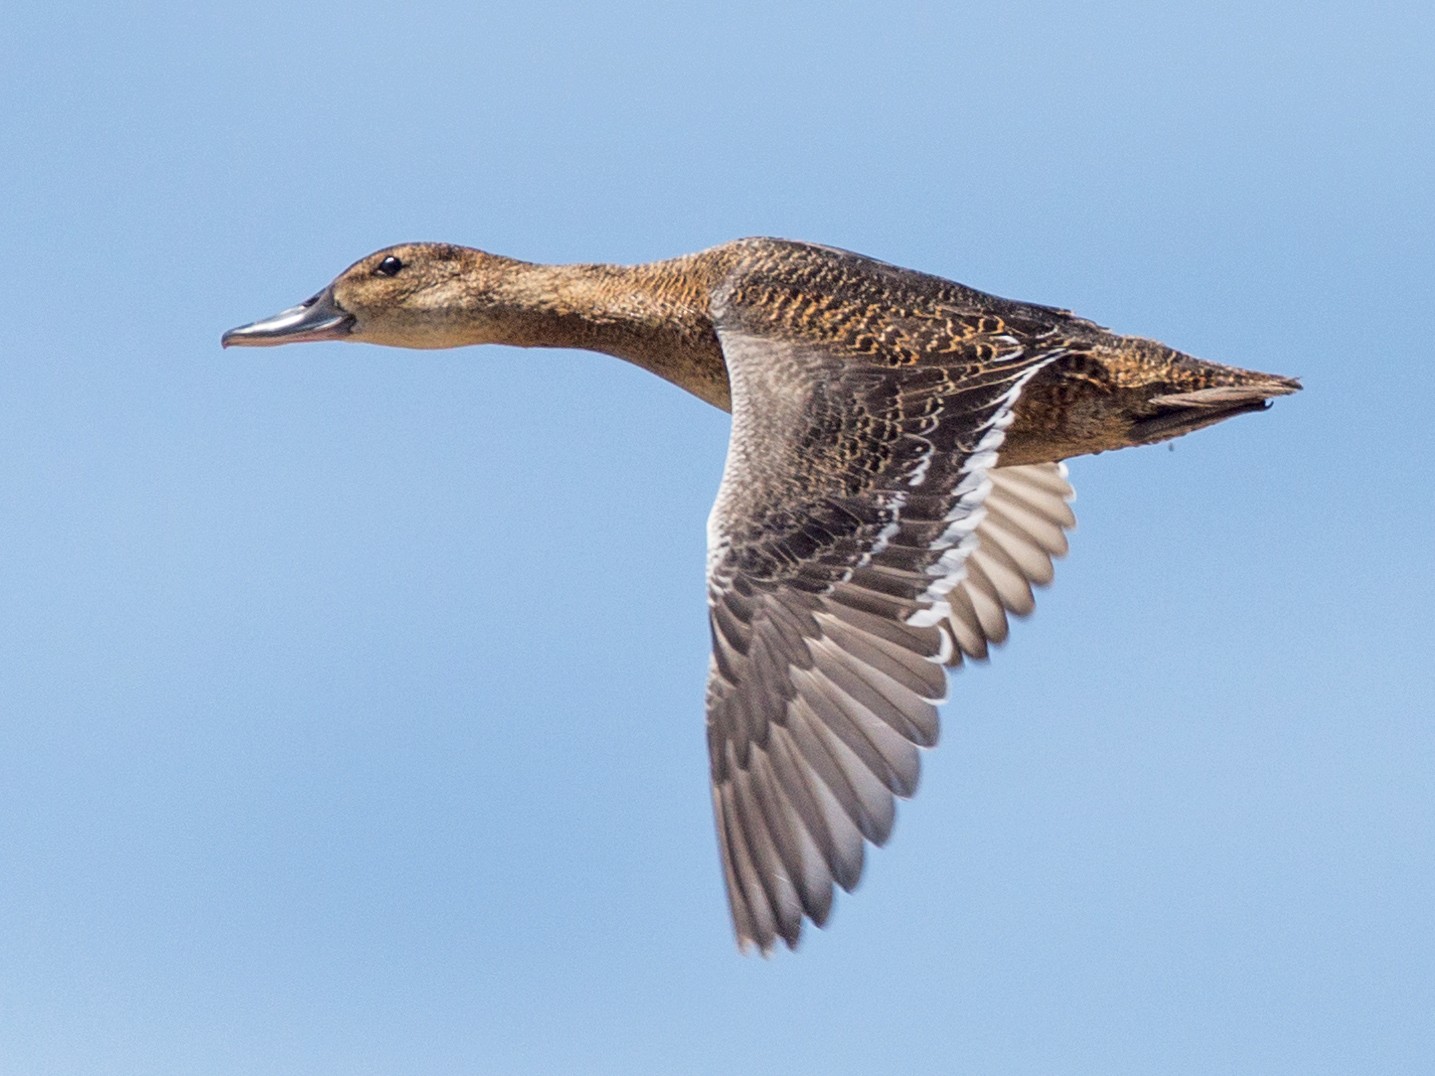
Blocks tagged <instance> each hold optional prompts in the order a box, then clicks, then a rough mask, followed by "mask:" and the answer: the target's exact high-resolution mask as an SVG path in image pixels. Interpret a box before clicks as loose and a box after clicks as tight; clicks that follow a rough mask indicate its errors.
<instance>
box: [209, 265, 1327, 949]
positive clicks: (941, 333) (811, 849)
mask: <svg viewBox="0 0 1435 1076" xmlns="http://www.w3.org/2000/svg"><path fill="white" fill-rule="evenodd" d="M310 341H350V342H363V343H371V344H379V345H384V346H389V347H400V348H453V347H463V346H468V345H479V344H506V345H510V346H517V347H549V348H554V347H556V348H579V349H584V350H589V351H596V352H601V353H605V354H608V355H612V356H615V357H617V358H619V359H623V360H625V361H627V362H630V363H634V364H636V365H638V366H640V367H642V368H644V369H646V370H648V371H651V372H652V373H654V374H656V375H658V376H659V377H661V378H663V379H665V380H667V381H669V382H671V383H672V384H674V385H677V386H678V387H679V388H681V389H684V390H685V391H687V392H689V393H692V394H693V395H695V396H697V397H698V398H699V399H702V400H704V401H706V402H707V403H709V404H711V405H713V406H715V407H719V408H722V409H724V410H727V411H730V412H731V413H732V427H731V436H730V440H729V445H728V450H727V460H726V464H725V466H724V470H723V476H722V480H721V483H720V485H719V488H718V491H717V498H716V501H715V503H714V505H713V509H712V512H711V515H710V516H709V519H708V524H707V528H708V529H707V538H708V556H707V599H708V618H709V625H710V630H711V636H712V650H711V656H710V659H709V666H708V676H707V689H706V699H705V707H706V720H707V743H708V750H709V760H710V770H711V773H710V776H711V794H712V804H713V815H714V819H715V824H716V830H717V840H718V849H719V858H720V861H721V866H722V875H723V879H724V885H725V889H726V894H727V901H728V908H729V911H730V913H731V920H732V925H733V929H734V932H735V935H736V940H737V944H738V947H739V949H740V950H744V951H748V950H756V951H757V952H760V953H762V954H764V955H767V954H768V953H770V952H771V951H772V950H773V949H774V948H775V947H776V946H777V945H778V944H779V943H781V944H785V945H786V946H787V947H788V948H790V949H791V948H796V946H797V945H798V942H799V939H800V938H801V935H802V931H803V927H804V924H805V923H809V922H810V923H812V924H814V925H816V926H819V927H821V926H826V925H827V923H828V920H829V916H830V914H831V912H832V908H833V904H834V898H835V891H836V890H837V889H842V890H845V891H851V890H852V889H853V888H854V887H855V886H856V885H857V883H858V881H859V879H860V878H861V876H862V873H863V867H864V857H865V855H866V849H867V848H868V847H869V846H880V845H882V844H883V843H885V842H886V840H887V839H888V837H889V835H890V833H891V831H892V827H893V823H894V819H895V812H896V801H897V800H898V799H904V798H907V797H910V796H911V795H912V794H913V793H914V792H915V791H916V787H917V782H918V776H919V772H920V754H921V751H922V750H923V749H925V748H929V747H932V746H934V745H935V744H936V742H937V738H938V725H939V722H938V705H939V704H940V703H941V702H942V701H944V700H945V698H946V696H947V690H948V679H949V676H948V673H949V671H950V670H951V669H953V668H955V667H957V666H959V665H961V664H962V663H963V662H964V661H967V660H984V659H986V658H987V657H988V656H989V654H990V651H991V648H992V647H994V646H996V645H997V644H1000V643H1002V642H1003V641H1004V640H1005V639H1006V638H1007V635H1008V630H1009V618H1012V617H1021V616H1025V615H1027V614H1029V613H1030V612H1031V611H1032V609H1033V607H1034V596H1033V588H1036V587H1040V586H1044V585H1046V584H1048V583H1049V582H1050V581H1051V579H1052V576H1053V562H1054V560H1055V559H1057V558H1059V557H1060V556H1062V555H1064V554H1065V553H1066V551H1067V544H1068V539H1067V532H1068V531H1069V530H1070V529H1071V528H1072V527H1073V526H1074V525H1075V517H1074V515H1073V513H1072V510H1071V505H1070V502H1071V501H1072V499H1073V496H1074V494H1073V492H1072V487H1071V485H1070V483H1069V480H1068V473H1067V470H1066V465H1065V462H1064V461H1065V460H1068V459H1070V458H1072V457H1074V456H1082V455H1094V454H1097V453H1101V452H1107V451H1112V450H1116V449H1122V448H1128V447H1134V446H1139V445H1149V444H1155V443H1158V442H1162V441H1168V440H1170V439H1172V438H1175V437H1180V436H1182V435H1184V434H1187V433H1191V432H1193V431H1195V430H1199V429H1202V428H1204V427H1206V426H1210V425H1213V424H1214V423H1217V422H1222V421H1224V420H1226V419H1228V418H1231V417H1233V416H1236V415H1240V414H1244V413H1246V412H1255V411H1261V410H1264V409H1266V408H1267V407H1268V406H1269V405H1270V402H1271V401H1272V400H1273V399H1274V398H1276V397H1279V396H1284V395H1288V394H1290V393H1293V392H1296V391H1297V390H1299V389H1300V388H1301V384H1300V382H1299V381H1298V380H1296V379H1294V378H1289V377H1282V376H1278V375H1274V374H1265V373H1259V372H1256V371H1252V370H1245V369H1240V368H1237V367H1232V366H1225V365H1221V364H1218V363H1214V362H1209V361H1205V360H1202V359H1197V358H1194V357H1192V356H1190V355H1186V354H1183V353H1181V352H1179V351H1176V350H1174V349H1172V348H1170V347H1167V346H1165V345H1164V344H1160V343H1157V342H1156V341H1154V340H1149V339H1144V338H1141V337H1136V336H1125V335H1120V334H1117V333H1114V332H1111V331H1109V330H1107V329H1104V328H1102V327H1101V326H1099V325H1097V324H1095V323H1093V322H1091V321H1088V320H1086V319H1084V318H1081V317H1078V316H1076V315H1075V314H1073V313H1072V312H1070V311H1069V310H1065V309H1060V308H1057V307H1053V306H1044V305H1039V304H1035V303H1027V302H1018V301H1013V300H1009V299H1003V298H999V297H997V296H994V295H990V294H986V293H984V292H981V291H978V290H975V289H973V288H970V287H967V286H965V285H962V284H958V283H955V282H954V281H951V280H948V279H945V278H943V277H940V276H934V275H930V274H927V273H923V272H919V271H916V270H912V269H906V268H902V267H900V266H897V265H893V264H890V263H888V262H884V261H880V260H877V259H875V258H870V257H867V256H864V255H861V254H856V253H853V252H851V251H846V250H840V249H837V248H834V247H828V246H821V245H817V244H813V243H806V242H799V241H795V240H786V239H775V238H750V239H740V240H736V241H734V242H729V243H725V244H722V245H720V246H716V247H712V248H710V249H707V250H703V251H700V252H697V253H693V254H687V255H683V256H680V257H675V258H671V259H667V260H663V261H655V262H648V263H643V264H637V265H612V264H598V263H594V264H560V265H555V264H540V263H533V262H525V261H520V260H517V259H513V258H508V257H503V256H500V255H496V254H491V253H488V252H485V251H482V250H477V249H473V248H470V247H464V246H457V245H452V244H446V243H405V244H400V245H398V246H391V247H387V248H384V249H382V250H378V251H375V252H374V253H372V254H369V255H367V256H366V257H364V258H361V259H360V260H358V261H357V262H355V263H354V264H353V265H351V266H350V267H349V268H347V269H345V270H344V271H343V272H342V273H340V274H339V275H338V276H337V277H336V278H334V280H333V281H332V282H331V283H330V284H329V285H328V286H327V287H325V288H323V289H322V290H321V291H319V292H318V293H317V294H315V295H313V296H312V297H311V298H309V299H307V300H305V301H304V302H302V303H300V304H299V305H297V306H294V307H291V308H289V309H287V310H284V311H282V312H280V313H279V314H276V315H274V316H273V317H269V318H265V319H263V320H260V321H255V322H252V323H250V324H247V325H242V326H240V327H238V328H235V329H231V330H229V331H228V332H226V333H224V334H223V336H222V338H221V343H222V345H223V346H225V347H234V346H243V347H265V346H273V345H281V344H291V343H300V342H310Z"/></svg>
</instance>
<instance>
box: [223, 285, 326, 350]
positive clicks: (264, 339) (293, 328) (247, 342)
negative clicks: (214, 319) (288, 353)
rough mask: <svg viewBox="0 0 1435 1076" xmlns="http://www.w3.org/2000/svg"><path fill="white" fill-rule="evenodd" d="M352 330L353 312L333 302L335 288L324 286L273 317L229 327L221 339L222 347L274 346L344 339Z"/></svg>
mask: <svg viewBox="0 0 1435 1076" xmlns="http://www.w3.org/2000/svg"><path fill="white" fill-rule="evenodd" d="M353 331H354V315H353V314H350V313H349V312H348V311H346V310H343V309H341V308H340V307H339V305H338V304H337V303H335V302H334V290H333V289H332V288H325V289H324V290H323V291H321V292H320V293H319V294H318V295H316V296H314V297H313V298H312V299H306V300H305V301H304V302H302V303H300V304H299V305H298V306H291V307H290V308H289V309H288V310H283V311H280V312H279V313H278V314H275V315H274V316H273V317H272V318H265V319H264V320H263V321H255V322H252V323H250V324H248V325H241V326H239V328H237V329H230V330H229V331H228V332H227V333H225V334H224V335H223V336H221V337H220V338H219V342H220V344H221V345H222V346H223V347H274V346H275V345H277V344H299V343H303V342H304V341H306V340H342V339H344V338H345V337H346V336H348V335H349V333H351V332H353Z"/></svg>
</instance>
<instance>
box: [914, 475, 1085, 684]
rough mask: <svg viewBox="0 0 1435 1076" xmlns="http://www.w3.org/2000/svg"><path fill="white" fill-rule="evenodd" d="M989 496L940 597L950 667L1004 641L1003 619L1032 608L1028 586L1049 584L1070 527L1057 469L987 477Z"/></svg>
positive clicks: (1066, 487) (980, 657)
mask: <svg viewBox="0 0 1435 1076" xmlns="http://www.w3.org/2000/svg"><path fill="white" fill-rule="evenodd" d="M987 474H988V477H989V478H991V481H992V489H991V492H990V493H988V494H987V499H986V501H985V502H984V503H983V508H984V509H985V512H984V514H983V515H982V520H981V522H980V523H978V524H977V530H976V545H975V547H974V548H973V549H972V551H971V553H969V554H968V556H967V562H966V571H965V572H964V573H963V575H962V580H961V582H960V583H958V584H957V585H956V586H955V587H953V588H952V592H951V593H950V594H948V595H947V603H948V604H949V605H950V606H951V607H952V612H951V616H950V617H948V619H947V621H946V622H945V623H944V624H943V625H942V627H943V629H944V630H945V631H947V632H948V633H950V634H951V636H952V641H953V643H954V644H955V645H954V646H953V648H952V656H951V658H950V659H949V661H948V664H951V665H960V664H961V663H962V661H963V660H964V659H972V660H976V661H985V660H986V658H987V657H988V655H989V653H990V649H991V647H992V646H993V645H998V644H1000V643H1003V642H1005V641H1006V637H1007V631H1008V620H1007V615H1008V614H1011V615H1012V616H1026V615H1028V614H1029V613H1030V612H1031V611H1032V610H1033V609H1034V608H1036V598H1035V596H1034V595H1033V594H1032V587H1033V586H1045V585H1046V584H1048V583H1050V582H1051V577H1052V573H1053V569H1054V566H1053V564H1052V562H1053V561H1054V560H1055V559H1056V558H1058V557H1062V556H1065V555H1066V548H1067V543H1066V532H1067V531H1068V530H1070V529H1071V528H1072V527H1074V526H1076V516H1075V515H1074V514H1073V513H1072V511H1071V501H1072V500H1073V499H1075V497H1076V493H1075V492H1074V491H1073V490H1072V488H1071V484H1070V483H1069V482H1068V481H1067V480H1066V465H1065V464H1064V463H1031V464H1022V465H1019V466H1016V467H997V468H994V469H993V470H991V471H989V472H987Z"/></svg>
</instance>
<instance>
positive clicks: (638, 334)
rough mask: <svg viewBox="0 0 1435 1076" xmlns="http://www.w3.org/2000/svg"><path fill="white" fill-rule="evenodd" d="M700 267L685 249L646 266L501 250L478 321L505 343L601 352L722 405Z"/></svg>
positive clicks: (724, 392) (721, 368) (724, 387)
mask: <svg viewBox="0 0 1435 1076" xmlns="http://www.w3.org/2000/svg"><path fill="white" fill-rule="evenodd" d="M690 262H691V263H693V264H688V263H690ZM704 269H705V267H704V266H702V265H701V264H700V263H697V262H695V261H694V259H692V258H679V259H674V260H673V261H668V262H651V263H648V264H645V265H541V264H533V263H529V262H519V261H509V260H507V259H504V264H503V266H502V271H501V273H499V274H498V275H497V279H496V281H495V282H494V284H493V286H492V287H491V289H486V291H487V293H486V294H485V295H484V297H483V299H482V304H483V306H484V308H485V309H484V310H483V312H482V320H483V321H484V322H486V323H487V325H488V326H489V327H490V330H491V331H490V332H487V333H485V334H484V335H485V337H486V340H487V342H492V343H500V344H509V345H511V346H514V347H557V348H582V349H585V350H588V351H601V352H603V353H605V354H608V355H614V356H616V357H618V358H620V359H624V360H626V361H628V362H631V363H634V364H636V365H638V366H641V367H643V368H644V369H645V370H649V371H651V372H652V373H655V374H657V375H658V376H659V377H661V378H664V379H665V380H667V381H671V382H672V383H673V384H675V385H677V386H678V387H679V388H683V389H686V390H687V391H688V392H691V393H693V394H694V395H696V396H698V397H699V398H701V399H703V400H706V401H707V402H709V403H712V404H715V405H716V406H718V407H723V408H726V407H728V406H729V404H728V400H729V394H728V384H727V369H726V366H725V365H724V363H723V360H722V350H721V347H720V346H719V344H718V340H717V334H716V332H715V331H714V329H713V324H712V318H711V315H710V313H709V309H708V298H707V297H708V294H709V288H710V285H711V282H710V281H709V280H708V279H706V277H707V275H708V274H707V273H706V272H705V271H704Z"/></svg>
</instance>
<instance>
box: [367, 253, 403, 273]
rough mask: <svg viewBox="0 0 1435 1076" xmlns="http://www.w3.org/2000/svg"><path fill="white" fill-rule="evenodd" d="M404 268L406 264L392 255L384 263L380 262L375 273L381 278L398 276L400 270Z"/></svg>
mask: <svg viewBox="0 0 1435 1076" xmlns="http://www.w3.org/2000/svg"><path fill="white" fill-rule="evenodd" d="M403 267H404V263H403V262H401V261H399V259H397V258H395V257H394V256H393V255H392V254H390V255H389V256H388V257H387V258H385V259H384V260H383V261H381V262H379V264H378V265H377V266H376V267H375V268H374V272H376V273H378V274H379V275H380V276H398V273H399V270H400V269H402V268H403Z"/></svg>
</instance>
